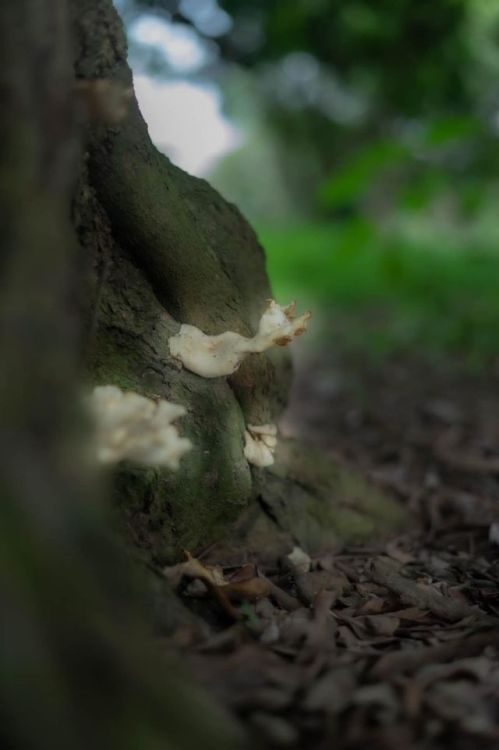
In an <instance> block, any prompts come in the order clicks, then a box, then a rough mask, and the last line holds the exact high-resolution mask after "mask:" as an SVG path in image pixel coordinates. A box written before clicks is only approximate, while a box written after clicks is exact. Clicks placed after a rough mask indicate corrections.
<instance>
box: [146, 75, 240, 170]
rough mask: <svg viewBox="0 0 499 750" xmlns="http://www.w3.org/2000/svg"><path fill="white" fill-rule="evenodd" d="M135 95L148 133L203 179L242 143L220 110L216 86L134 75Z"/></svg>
mask: <svg viewBox="0 0 499 750" xmlns="http://www.w3.org/2000/svg"><path fill="white" fill-rule="evenodd" d="M134 86H135V93H136V95H137V100H138V102H139V106H140V109H141V112H142V114H143V116H144V119H145V120H146V122H147V125H148V127H149V134H150V136H151V138H152V140H153V142H154V143H155V144H156V146H157V147H158V148H159V149H160V151H163V152H164V153H165V154H166V155H167V156H168V157H169V158H170V159H171V160H172V161H173V162H174V163H175V164H177V165H178V166H179V167H182V169H185V170H186V171H187V172H190V173H191V174H194V175H196V176H198V177H201V176H203V175H205V174H207V172H208V171H209V169H210V168H211V167H212V166H213V165H214V164H215V163H216V161H217V160H218V159H220V158H221V157H222V156H224V155H225V154H227V153H229V152H230V151H232V150H234V149H235V148H237V147H238V146H239V144H240V143H241V142H242V133H241V132H240V131H238V130H237V129H236V128H235V127H234V125H232V124H231V123H230V122H229V120H227V118H226V117H224V115H223V113H222V111H221V95H220V92H219V91H218V89H217V88H216V87H215V86H208V85H206V86H201V85H198V84H194V83H188V82H186V81H158V80H157V79H153V78H149V77H148V76H144V75H136V76H134Z"/></svg>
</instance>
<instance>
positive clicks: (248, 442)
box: [244, 424, 277, 468]
mask: <svg viewBox="0 0 499 750" xmlns="http://www.w3.org/2000/svg"><path fill="white" fill-rule="evenodd" d="M244 440H245V444H244V455H245V457H246V460H247V461H248V462H249V463H250V464H253V465H254V466H260V467H262V468H263V467H265V466H272V464H273V463H274V451H275V449H276V446H277V427H276V426H275V424H261V425H252V424H249V425H247V427H246V430H245V431H244Z"/></svg>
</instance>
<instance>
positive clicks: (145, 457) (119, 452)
mask: <svg viewBox="0 0 499 750" xmlns="http://www.w3.org/2000/svg"><path fill="white" fill-rule="evenodd" d="M91 407H92V411H93V413H94V415H95V418H96V423H97V458H98V460H99V461H100V462H101V463H106V464H110V463H115V462H117V461H121V460H122V459H124V458H127V459H129V460H130V461H136V462H137V463H141V464H146V465H148V466H167V467H168V468H170V469H178V465H179V461H180V459H181V458H182V456H183V455H184V453H186V452H187V451H189V450H190V449H191V448H192V443H191V441H190V440H188V439H187V438H182V437H179V434H178V432H177V428H176V427H174V426H173V425H172V422H173V421H174V420H175V419H177V418H178V417H181V416H183V415H184V414H185V408H184V407H183V406H179V405H177V404H171V403H169V402H168V401H165V400H163V399H161V400H160V401H158V402H155V401H152V400H151V399H149V398H146V397H145V396H141V395H140V394H138V393H134V392H133V391H128V392H123V391H122V390H120V388H117V387H116V386H114V385H101V386H97V387H96V388H94V390H93V393H92V396H91Z"/></svg>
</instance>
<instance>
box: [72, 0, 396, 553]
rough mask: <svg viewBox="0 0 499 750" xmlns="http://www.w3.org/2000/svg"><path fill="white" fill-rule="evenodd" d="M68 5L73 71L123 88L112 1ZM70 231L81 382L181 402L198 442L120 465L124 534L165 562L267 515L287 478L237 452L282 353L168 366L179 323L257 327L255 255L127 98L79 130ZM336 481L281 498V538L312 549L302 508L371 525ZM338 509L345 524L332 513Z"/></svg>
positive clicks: (269, 417) (280, 390) (284, 357)
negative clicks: (83, 332) (120, 112)
mask: <svg viewBox="0 0 499 750" xmlns="http://www.w3.org/2000/svg"><path fill="white" fill-rule="evenodd" d="M73 6H74V9H75V39H76V55H75V72H76V76H77V77H78V78H83V79H86V80H88V79H96V78H98V79H102V78H103V79H106V80H110V81H113V82H116V83H117V84H121V85H123V86H125V87H129V86H131V85H132V77H131V72H130V69H129V67H128V65H127V61H126V40H125V36H124V31H123V28H122V25H121V22H120V20H119V18H118V15H117V13H116V11H115V9H114V8H113V6H112V3H111V0H79V1H78V2H74V3H73ZM167 105H168V102H165V106H167ZM75 226H76V228H77V232H78V236H79V239H80V243H81V245H82V247H83V248H84V250H85V255H86V257H87V260H88V263H89V266H90V271H89V273H88V274H87V279H88V282H89V283H88V291H87V295H86V298H87V301H88V310H87V322H88V332H89V333H88V342H87V366H88V374H89V380H90V381H91V382H94V383H113V384H116V385H118V386H121V387H123V388H130V389H133V390H137V391H139V392H140V393H143V394H145V395H148V396H160V397H162V398H166V399H169V400H171V401H174V402H175V403H179V404H182V405H184V406H185V407H186V408H187V416H186V417H185V418H184V419H183V420H182V427H181V431H182V434H184V435H186V436H188V437H189V438H190V439H191V440H192V442H193V444H194V446H195V447H194V450H193V451H192V452H191V453H189V454H188V455H187V456H186V457H185V458H184V459H183V461H182V465H181V468H180V470H179V472H177V473H176V474H173V473H171V472H168V471H160V470H158V471H151V470H144V469H140V468H138V467H134V468H132V467H127V466H124V467H121V469H119V471H118V472H117V474H116V483H115V485H116V496H117V501H118V505H119V507H120V508H121V510H122V515H121V517H122V519H123V521H124V525H125V528H126V530H127V533H128V535H129V538H131V539H132V540H133V542H134V543H135V544H136V545H137V546H138V548H140V549H142V550H143V551H144V552H145V554H146V555H147V556H150V557H152V559H153V560H155V561H156V562H165V561H169V560H173V559H174V558H175V557H177V556H178V554H179V552H180V550H181V549H183V548H189V549H191V550H194V551H196V550H198V549H199V548H201V547H204V546H205V545H208V544H210V543H211V542H213V541H214V540H216V539H217V538H219V537H220V536H221V535H222V536H223V535H225V536H226V535H227V534H228V533H229V531H228V529H229V528H230V523H231V522H232V521H235V520H236V519H238V518H239V517H240V516H241V512H242V510H243V509H244V508H245V507H246V506H247V505H248V503H250V502H251V501H252V500H255V499H256V498H257V497H260V498H261V499H262V505H261V508H262V509H266V511H268V509H269V508H270V507H271V506H272V504H273V502H274V501H273V498H275V497H282V496H283V494H289V493H288V490H287V489H286V488H288V489H289V483H290V482H291V483H293V480H292V479H291V478H290V475H286V470H285V469H284V470H282V469H281V471H280V473H279V475H276V473H275V472H274V473H271V472H265V473H264V472H260V471H251V470H250V467H249V466H248V463H247V462H246V460H245V458H244V455H243V432H244V427H245V423H252V424H262V423H267V422H273V421H276V419H277V418H278V417H279V414H280V413H281V411H282V409H283V408H284V405H285V403H286V399H287V395H288V389H289V384H290V372H291V368H290V358H289V354H288V352H287V350H283V349H275V350H273V351H271V352H268V353H266V354H261V355H253V356H251V357H250V358H248V359H247V360H246V361H245V362H244V363H243V365H242V366H241V368H240V369H239V370H238V371H237V372H236V373H235V374H234V375H233V376H231V377H230V378H218V379H212V380H206V379H203V378H201V377H198V376H196V375H193V374H192V373H189V372H187V371H186V370H183V369H181V368H179V365H178V363H177V362H175V361H174V360H173V359H172V357H171V356H170V354H169V348H168V339H169V337H170V336H172V335H173V334H175V333H176V332H177V331H178V328H179V324H181V323H190V324H193V325H196V326H198V327H199V328H201V329H202V330H203V331H205V332H207V333H210V334H214V333H221V332H223V331H225V330H233V331H237V332H239V333H241V334H244V335H248V334H252V333H254V332H255V330H256V327H257V324H258V320H259V318H260V316H261V314H262V311H263V309H264V307H265V302H266V300H267V299H268V298H269V297H271V296H272V294H271V289H270V285H269V281H268V278H267V274H266V270H265V257H264V253H263V250H262V248H261V247H260V245H259V243H258V240H257V238H256V236H255V234H254V232H253V230H252V229H251V227H250V226H249V225H248V224H247V222H246V221H245V220H244V218H243V217H242V216H241V214H240V213H239V211H238V210H237V208H236V207H234V206H233V205H231V204H229V203H227V202H226V201H225V200H224V199H223V198H222V197H221V196H220V195H219V194H218V193H217V192H216V191H215V190H213V189H212V188H211V187H210V185H209V184H207V183H206V182H205V181H203V180H199V179H196V178H194V177H191V176H190V175H188V174H186V173H184V172H182V171H181V170H179V169H178V168H177V167H175V166H174V165H172V164H171V162H170V161H169V160H168V159H167V158H166V157H165V156H164V155H162V154H160V153H159V152H158V151H157V150H156V148H155V147H154V146H153V144H152V143H151V140H150V138H149V135H148V132H147V127H146V124H145V123H144V120H143V118H142V116H141V114H140V111H139V108H138V105H137V102H136V100H135V98H133V100H132V102H131V106H130V110H129V113H128V115H127V116H126V118H125V119H124V120H123V121H122V122H121V124H120V125H118V126H115V127H105V126H103V125H98V124H97V125H96V124H93V125H92V124H91V125H90V127H89V128H88V132H87V153H86V161H85V168H84V169H83V170H82V177H81V183H80V188H79V191H78V195H77V198H76V201H75ZM282 302H285V301H284V300H282ZM337 477H338V474H337V472H336V471H335V470H332V471H331V472H330V478H331V481H332V482H333V484H334V483H335V482H336V490H337V491H336V492H333V493H332V495H331V493H329V495H328V498H327V499H324V497H323V494H321V492H320V488H319V489H318V491H315V490H314V488H313V482H312V484H311V485H310V490H309V491H310V493H311V497H313V498H314V499H313V502H312V505H311V504H310V503H308V502H305V501H304V502H303V503H300V502H298V505H299V506H300V512H299V514H298V516H297V515H296V513H295V511H294V510H292V506H293V503H290V504H289V506H288V507H287V508H283V509H282V510H281V512H280V513H279V514H277V516H278V517H279V518H278V517H277V516H276V515H274V516H273V519H274V522H275V524H274V525H275V531H276V533H277V532H278V528H277V527H278V526H280V527H281V530H283V529H285V530H286V533H287V534H288V538H289V543H291V541H292V539H294V540H300V541H302V542H303V544H305V545H307V544H308V546H312V547H313V546H314V544H315V542H317V541H318V537H317V538H315V542H314V543H312V537H310V535H309V536H308V540H307V539H305V537H303V534H302V533H301V531H300V529H301V527H302V526H303V523H308V522H305V517H306V516H307V515H310V523H311V524H313V523H314V522H313V519H312V516H318V515H319V516H321V518H320V520H319V521H318V522H319V525H320V526H321V527H322V529H323V533H322V536H321V539H322V540H324V534H326V536H327V529H328V528H329V526H330V523H329V522H330V521H331V522H332V525H331V533H335V534H339V533H340V531H339V528H340V526H342V528H343V536H345V535H346V536H351V535H352V533H353V534H354V535H355V534H357V535H358V536H361V535H362V533H361V532H362V531H364V532H368V531H370V530H371V529H372V528H373V524H372V522H371V521H366V522H362V521H361V517H362V516H363V515H365V511H364V510H358V512H357V514H353V513H352V512H350V515H349V517H350V518H351V520H352V527H353V528H352V529H348V528H346V526H345V523H344V520H345V513H344V512H343V511H341V506H342V505H343V504H344V502H345V498H346V502H347V505H348V495H349V492H348V491H345V488H344V485H342V483H341V481H340V480H338V478H337ZM298 484H299V482H298ZM296 485H297V482H296V481H295V486H296ZM363 490H364V492H365V497H366V498H367V504H368V505H369V506H370V508H369V510H368V511H367V517H368V518H371V519H372V518H375V516H376V510H375V509H376V507H381V505H378V501H379V502H381V501H380V496H379V493H373V492H372V491H371V490H370V488H368V487H367V486H366V485H363ZM291 494H293V493H291ZM294 494H296V493H294ZM267 496H268V497H267ZM331 497H334V501H332V500H331ZM370 497H373V502H369V498H370ZM302 500H303V498H302ZM383 503H384V504H386V503H388V504H390V501H389V500H387V499H386V498H384V499H383ZM295 505H296V503H295ZM312 506H313V508H312ZM305 508H306V509H307V510H305ZM309 511H310V513H309ZM336 511H337V512H338V513H339V514H340V515H342V517H343V522H342V524H341V523H339V522H338V521H334V522H333V521H332V518H333V516H335V513H336ZM262 512H263V510H262ZM347 515H348V513H347ZM392 515H393V516H394V517H395V516H396V515H397V513H396V512H395V510H394V512H393V514H392ZM354 516H355V518H354ZM381 516H382V517H383V518H384V516H383V513H381ZM384 520H385V522H387V519H386V518H385V519H384ZM389 525H390V524H388V526H389ZM297 526H299V527H300V528H298V527H297ZM347 526H348V524H347ZM324 529H326V531H324ZM350 532H352V533H350ZM302 537H303V539H302ZM321 544H322V542H321Z"/></svg>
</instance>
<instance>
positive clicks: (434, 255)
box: [259, 220, 499, 366]
mask: <svg viewBox="0 0 499 750" xmlns="http://www.w3.org/2000/svg"><path fill="white" fill-rule="evenodd" d="M259 236H260V239H261V241H262V242H263V244H264V245H265V247H266V250H267V258H268V261H267V262H268V270H269V273H270V276H271V278H272V279H273V287H274V293H275V295H276V296H277V299H278V300H280V301H281V302H288V301H289V300H290V299H298V300H299V302H300V307H303V305H305V304H309V303H311V304H313V305H314V306H315V307H316V309H317V310H318V311H320V310H322V313H319V325H320V318H321V315H323V314H326V315H327V320H328V321H329V320H332V325H331V328H330V331H329V335H328V341H329V342H330V343H331V344H332V345H333V346H334V345H335V339H336V345H340V346H341V347H342V348H345V347H347V348H348V347H351V348H353V349H362V350H364V351H366V350H367V351H368V352H369V353H370V354H372V355H379V354H384V353H388V352H390V353H393V352H397V351H404V350H409V349H410V350H413V351H414V350H415V351H419V352H420V353H422V354H423V355H429V354H431V353H437V352H440V353H442V352H443V353H449V354H452V355H457V356H458V357H460V358H461V360H462V361H463V363H466V364H467V365H470V366H482V365H485V364H487V363H490V361H491V360H494V359H495V360H497V355H498V339H499V331H498V324H499V294H498V280H499V253H498V252H497V249H496V246H495V245H494V246H491V245H489V244H488V243H487V241H486V240H482V241H480V239H479V238H477V239H476V240H475V241H474V243H473V246H471V247H470V246H469V245H468V243H465V244H463V245H462V246H461V247H458V248H456V246H455V244H454V243H453V241H452V238H446V237H445V234H444V235H443V236H440V237H437V238H435V239H434V240H433V241H432V239H431V238H426V239H424V240H421V239H414V238H411V237H407V236H405V237H404V236H403V235H402V234H398V235H397V234H394V235H392V236H385V237H382V236H380V234H379V233H378V232H376V230H375V229H374V228H373V226H372V225H371V224H369V222H367V221H365V220H358V221H356V222H355V221H350V222H347V223H346V224H345V225H344V226H343V227H342V228H341V227H338V226H336V227H332V226H331V225H330V224H318V223H316V224H300V225H291V226H286V227H277V226H275V225H274V226H270V227H260V229H259ZM336 319H338V320H339V321H340V322H339V323H338V325H337V326H336V325H335V320H336Z"/></svg>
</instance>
